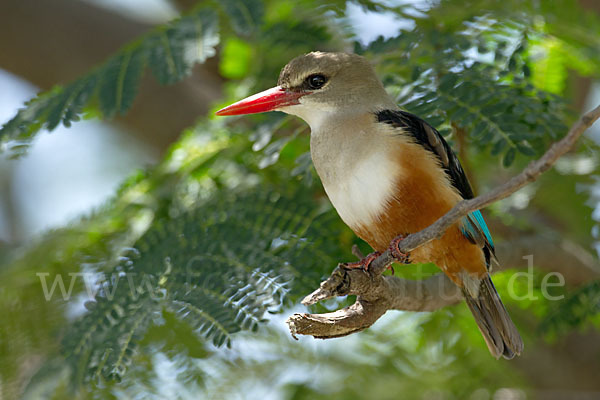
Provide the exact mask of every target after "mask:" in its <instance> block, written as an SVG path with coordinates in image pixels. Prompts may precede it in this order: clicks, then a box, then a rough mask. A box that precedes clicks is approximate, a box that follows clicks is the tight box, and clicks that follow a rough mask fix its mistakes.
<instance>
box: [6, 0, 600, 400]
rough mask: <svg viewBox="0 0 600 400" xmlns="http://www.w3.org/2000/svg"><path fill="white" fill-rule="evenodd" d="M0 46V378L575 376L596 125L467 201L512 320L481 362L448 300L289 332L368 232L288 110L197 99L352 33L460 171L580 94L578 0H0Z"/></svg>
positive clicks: (258, 394)
mask: <svg viewBox="0 0 600 400" xmlns="http://www.w3.org/2000/svg"><path fill="white" fill-rule="evenodd" d="M0 50H1V51H0V68H1V69H0V88H1V89H2V90H0V120H1V122H2V123H3V124H4V125H3V127H2V129H1V130H0V149H1V151H2V152H1V154H0V187H1V189H0V311H1V312H0V315H1V317H0V398H2V399H4V398H6V399H13V398H26V399H40V398H53V399H65V398H81V399H87V398H99V399H105V398H117V399H137V398H144V399H145V398H156V399H165V398H168V399H175V398H181V399H187V398H207V399H256V398H263V399H318V398H330V399H338V398H339V399H342V398H343V399H397V398H400V399H474V400H475V399H476V400H479V399H481V400H484V399H494V400H496V399H596V398H600V382H599V381H598V374H599V373H600V340H599V339H600V336H599V332H598V327H599V324H600V316H599V315H600V314H599V311H600V268H599V266H598V253H597V249H598V243H597V233H598V226H597V221H598V220H600V214H599V211H598V208H597V203H598V200H599V199H600V186H599V184H598V178H597V177H598V173H597V172H598V154H597V150H598V144H597V143H598V140H600V128H599V127H598V124H596V126H595V127H593V128H592V129H590V130H589V131H588V132H587V134H586V137H585V138H583V139H582V140H581V141H580V143H579V144H578V146H577V148H576V149H575V150H573V151H572V152H570V153H569V154H568V155H567V156H566V157H564V158H563V159H561V160H560V161H559V162H558V163H557V164H556V166H555V168H553V170H552V171H550V172H548V173H547V174H545V175H544V176H543V177H542V178H541V179H540V180H539V181H537V182H535V183H534V184H532V185H529V186H527V187H525V188H523V189H522V190H520V191H519V192H517V193H515V194H514V195H512V196H511V197H509V198H507V199H505V200H503V201H500V202H498V203H496V204H494V205H492V206H491V207H489V209H487V210H486V211H485V215H486V218H487V220H488V221H489V225H490V228H491V230H492V233H493V234H494V237H495V241H496V242H497V243H498V253H499V259H500V262H501V263H502V264H503V267H504V268H505V269H503V270H502V271H501V272H498V273H496V274H495V275H494V281H495V282H496V286H497V288H498V290H499V292H500V294H501V296H502V297H503V299H504V301H505V303H506V305H507V307H508V309H509V312H510V314H511V316H512V317H513V319H514V320H515V322H516V324H517V326H518V327H519V329H520V331H521V333H522V335H523V338H524V341H525V351H524V353H523V355H522V356H521V357H519V358H517V359H515V360H512V361H506V360H499V361H497V360H494V359H493V358H492V357H490V355H489V353H488V350H487V348H486V347H485V344H484V342H483V340H482V339H481V336H480V334H479V332H478V331H477V328H476V325H475V324H474V321H473V320H472V317H471V315H470V313H469V311H468V310H467V308H466V307H465V306H464V304H460V305H456V306H453V307H447V308H444V309H441V310H438V311H436V312H433V313H407V312H389V313H388V314H387V315H385V316H384V318H382V319H381V320H380V321H378V322H377V323H376V324H375V325H374V326H373V327H372V328H370V329H368V330H366V331H365V332H361V333H358V334H354V335H352V336H350V337H346V338H340V339H334V340H328V341H320V340H314V339H312V338H301V339H300V340H299V341H294V340H293V339H292V338H291V337H290V335H289V333H288V331H287V327H286V325H285V322H284V321H285V319H286V318H287V316H289V315H291V314H292V313H293V312H299V311H303V310H304V307H301V306H300V305H299V300H300V299H301V298H302V296H303V295H305V294H307V293H309V292H310V291H312V290H313V289H314V288H316V286H317V285H318V283H319V282H320V280H321V279H322V278H323V277H325V276H327V275H328V274H329V272H330V271H331V270H332V269H333V267H334V266H335V265H336V263H337V262H339V261H347V260H352V259H353V256H352V254H351V252H350V249H351V246H352V245H353V244H358V245H359V246H360V247H361V249H362V250H363V251H368V250H369V249H368V246H367V245H366V244H365V243H363V242H361V241H360V240H359V239H357V238H356V237H355V236H354V234H353V233H352V232H351V231H350V230H349V229H348V228H346V227H345V226H344V225H343V224H342V222H341V221H340V220H339V217H337V214H336V213H335V211H334V210H333V209H332V208H331V206H330V204H329V202H328V200H327V199H326V197H325V194H324V192H323V190H322V187H321V185H320V183H319V181H318V177H317V176H316V174H315V172H314V170H313V168H312V166H311V163H310V157H309V154H308V133H309V130H308V127H307V126H306V125H305V124H304V123H303V122H302V121H300V120H298V119H294V118H290V117H286V116H284V115H283V114H281V113H270V114H268V115H256V116H250V117H242V118H215V117H213V116H212V114H213V112H214V111H215V110H216V109H218V108H220V107H221V106H223V105H225V104H228V103H230V102H232V101H234V100H237V99H239V98H242V97H244V96H246V95H249V94H251V93H253V92H256V91H259V90H264V89H266V88H269V87H271V86H274V84H275V83H276V80H277V76H278V73H279V71H280V69H281V68H282V67H283V66H284V65H285V64H286V63H287V62H288V61H289V60H290V59H291V58H293V57H295V56H297V55H300V54H303V53H305V52H308V51H313V50H322V51H348V52H357V53H359V54H362V55H364V56H365V57H367V58H369V59H370V60H371V61H372V62H373V65H374V66H375V68H376V71H377V73H378V75H379V76H380V77H381V79H382V80H383V82H384V84H385V85H386V88H387V89H388V91H389V92H390V94H392V95H393V96H395V97H396V99H397V101H398V104H399V105H400V106H401V107H403V108H404V109H406V110H408V111H411V112H413V113H416V114H418V115H420V116H421V117H423V118H425V119H426V120H428V121H429V122H430V123H432V125H434V126H436V127H437V128H438V129H439V130H440V132H442V133H443V134H444V136H445V137H446V138H447V139H448V141H449V142H450V143H451V145H452V146H453V148H454V149H455V151H456V152H457V153H458V154H459V156H460V159H461V161H462V163H463V166H464V167H465V169H467V172H468V175H469V178H470V180H471V182H472V184H473V186H474V188H475V189H476V191H477V192H478V193H483V192H485V191H487V190H489V189H490V188H493V187H495V186H496V185H498V184H500V183H502V182H504V181H505V180H506V179H508V178H509V177H511V176H512V175H514V174H516V173H517V172H518V171H519V170H520V169H522V168H523V167H524V166H525V165H526V164H527V163H528V162H529V161H530V160H531V159H533V158H536V157H537V156H539V155H541V154H542V153H543V151H544V150H545V149H546V148H547V147H548V146H549V144H550V143H551V142H552V141H554V140H555V139H557V138H560V137H561V136H563V135H564V134H565V133H566V131H567V129H568V126H570V124H572V123H573V122H574V121H575V120H576V118H577V117H578V116H579V115H580V114H582V113H583V112H585V111H587V110H589V109H591V108H592V107H594V106H596V105H598V104H600V85H599V83H598V79H599V77H600V73H599V72H598V71H600V68H599V67H600V3H598V2H596V1H593V0H556V1H539V2H537V1H516V0H504V1H495V0H467V1H458V0H438V1H433V0H431V1H406V0H397V1H393V0H389V1H370V0H358V1H350V2H346V1H337V0H335V1H334V0H332V1H317V0H298V1H293V2H282V1H271V0H264V1H261V0H221V1H202V2H198V3H196V2H195V1H193V0H171V1H168V0H152V1H150V0H127V1H125V0H123V1H113V0H88V1H83V0H53V1H51V2H50V1H35V0H3V1H2V2H1V3H0ZM36 93H39V94H38V95H36ZM30 99H31V101H29V100H30ZM50 132H51V133H50ZM529 260H531V261H529ZM529 265H531V268H528V266H529ZM436 272H437V269H436V268H434V267H432V266H427V265H425V266H412V267H408V268H405V267H398V268H396V273H397V275H399V276H401V277H403V278H405V279H421V278H423V277H425V276H429V275H430V274H432V273H436ZM352 301H353V299H339V300H338V301H328V302H325V304H321V305H318V306H315V307H314V308H312V309H311V311H315V312H316V311H325V310H326V309H329V310H332V309H335V308H338V307H341V306H343V305H346V304H349V303H350V302H352Z"/></svg>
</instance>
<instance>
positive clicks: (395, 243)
mask: <svg viewBox="0 0 600 400" xmlns="http://www.w3.org/2000/svg"><path fill="white" fill-rule="evenodd" d="M405 237H406V235H398V236H396V237H395V238H394V239H392V242H391V243H390V252H391V253H392V257H394V258H395V259H396V261H398V262H399V263H402V264H410V260H409V257H410V253H403V252H402V251H400V242H401V241H403V240H404V238H405ZM392 271H393V270H392Z"/></svg>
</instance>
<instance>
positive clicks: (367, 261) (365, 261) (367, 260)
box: [342, 251, 381, 271]
mask: <svg viewBox="0 0 600 400" xmlns="http://www.w3.org/2000/svg"><path fill="white" fill-rule="evenodd" d="M380 255H381V252H380V251H375V252H373V253H371V254H368V255H367V256H366V257H363V258H362V259H361V260H360V261H356V262H350V263H343V264H342V265H343V266H344V268H348V269H356V268H361V269H363V270H365V271H368V270H369V266H370V265H371V263H372V262H373V261H375V259H376V258H377V257H379V256H380Z"/></svg>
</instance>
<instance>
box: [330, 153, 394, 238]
mask: <svg viewBox="0 0 600 400" xmlns="http://www.w3.org/2000/svg"><path fill="white" fill-rule="evenodd" d="M394 167H395V168H397V167H396V166H394ZM395 168H392V165H391V161H390V160H386V159H385V155H384V154H381V153H380V154H372V155H370V156H369V157H366V158H363V159H362V160H360V161H359V162H357V163H355V164H354V165H352V167H350V168H349V170H346V171H345V173H343V174H337V176H336V178H337V179H323V185H324V187H325V191H326V192H327V196H329V199H330V200H331V203H332V204H333V206H334V207H335V209H336V210H337V212H338V214H339V215H340V217H341V218H342V220H343V221H344V222H345V223H346V224H347V225H348V226H350V227H351V228H358V227H360V226H365V225H369V224H372V223H374V222H376V221H377V218H378V217H379V216H380V215H381V214H382V213H383V212H384V211H385V208H386V205H387V204H388V202H389V201H390V200H391V197H392V194H393V185H394V180H395V175H394V173H393V171H394V170H395Z"/></svg>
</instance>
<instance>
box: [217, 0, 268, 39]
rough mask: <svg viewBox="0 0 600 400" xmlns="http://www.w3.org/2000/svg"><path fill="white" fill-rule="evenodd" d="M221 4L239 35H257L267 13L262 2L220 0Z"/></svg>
mask: <svg viewBox="0 0 600 400" xmlns="http://www.w3.org/2000/svg"><path fill="white" fill-rule="evenodd" d="M219 4H220V5H221V7H222V8H223V11H224V12H225V14H227V15H228V16H229V18H230V19H231V25H232V26H233V29H234V30H235V32H236V33H238V34H239V35H242V36H249V35H251V34H253V33H255V32H256V31H257V30H258V28H259V26H260V25H261V23H262V19H263V15H264V13H265V11H264V5H263V2H262V1H260V0H220V1H219Z"/></svg>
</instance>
